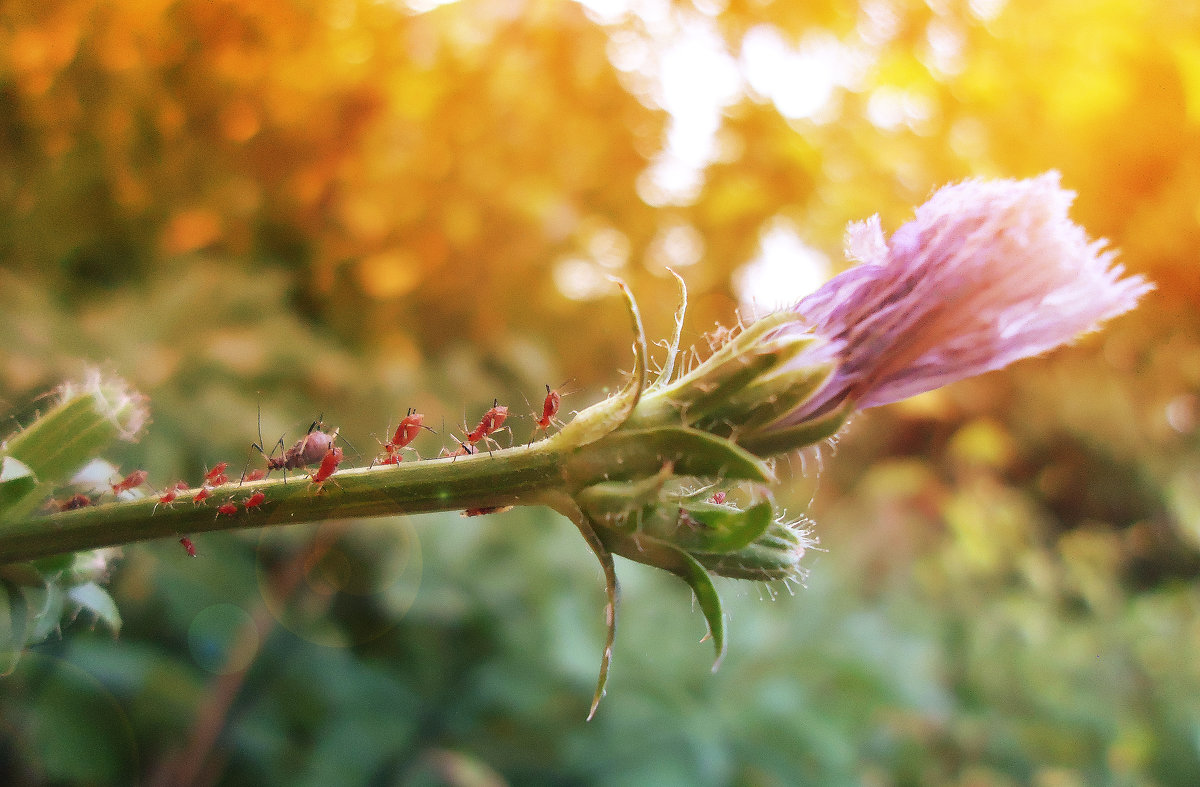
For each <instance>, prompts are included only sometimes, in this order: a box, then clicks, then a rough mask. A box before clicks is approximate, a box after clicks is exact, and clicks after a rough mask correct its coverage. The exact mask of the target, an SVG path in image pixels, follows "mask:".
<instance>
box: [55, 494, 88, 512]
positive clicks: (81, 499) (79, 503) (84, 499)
mask: <svg viewBox="0 0 1200 787" xmlns="http://www.w3.org/2000/svg"><path fill="white" fill-rule="evenodd" d="M91 504H92V499H91V498H90V497H88V496H87V495H71V496H70V497H69V498H67V500H66V501H65V502H62V503H57V505H58V510H59V511H74V510H75V509H77V508H86V507H87V506H90V505H91Z"/></svg>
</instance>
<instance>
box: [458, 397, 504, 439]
mask: <svg viewBox="0 0 1200 787" xmlns="http://www.w3.org/2000/svg"><path fill="white" fill-rule="evenodd" d="M506 418H508V408H507V407H506V406H504V405H502V404H500V400H499V399H495V400H493V401H492V408H491V409H490V410H488V411H487V412H486V413H484V414H483V418H481V419H479V426H477V427H475V429H474V431H471V432H468V433H467V436H466V437H467V442H468V443H470V444H471V445H475V444H476V443H478V442H479V441H480V440H487V441H490V442H493V443H494V442H496V441H495V440H492V439H491V435H493V434H495V433H496V432H497V431H499V430H500V428H501V427H502V426H504V421H505V419H506ZM497 447H499V444H498V443H497Z"/></svg>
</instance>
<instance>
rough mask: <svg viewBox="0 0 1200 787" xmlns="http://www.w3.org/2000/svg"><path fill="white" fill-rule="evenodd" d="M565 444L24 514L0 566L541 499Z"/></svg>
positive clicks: (4, 541) (557, 472)
mask: <svg viewBox="0 0 1200 787" xmlns="http://www.w3.org/2000/svg"><path fill="white" fill-rule="evenodd" d="M563 448H568V449H569V448H570V447H569V446H564V445H563V444H562V443H561V442H560V441H558V440H556V439H555V438H551V439H549V440H544V441H542V442H539V443H535V444H534V445H532V446H528V447H527V446H520V447H517V448H510V449H505V450H502V451H496V452H494V453H493V454H487V453H480V454H475V455H472V456H460V457H453V458H446V459H431V460H425V461H420V462H413V463H411V464H401V465H379V466H375V467H372V468H366V467H360V468H350V469H345V470H340V471H339V472H337V473H336V474H334V475H333V476H332V477H331V478H330V479H329V480H328V481H326V483H325V484H324V486H323V487H322V488H318V487H317V486H316V485H314V484H312V483H311V482H310V481H309V480H308V477H307V476H300V477H297V476H296V474H292V476H291V477H290V478H288V479H286V480H285V479H282V478H278V479H270V480H266V481H256V482H254V483H252V484H246V485H243V486H241V487H239V486H238V484H237V483H229V484H225V485H223V486H219V487H216V488H214V489H213V490H212V492H211V495H210V496H209V497H208V499H207V500H205V501H204V502H203V503H202V504H200V505H196V504H194V503H193V502H192V498H193V496H194V495H195V493H196V492H197V491H199V490H189V491H186V492H180V493H179V497H178V498H177V499H176V500H175V501H174V502H173V503H172V504H171V505H170V506H164V505H161V504H158V495H152V496H150V497H145V498H141V499H139V500H132V501H120V502H111V503H105V504H102V505H97V506H90V507H87V508H80V509H76V510H74V511H64V512H61V513H55V514H50V515H47V516H41V517H32V518H27V519H22V520H17V521H13V522H9V523H6V524H4V525H3V526H2V527H0V565H3V564H5V563H11V562H16V561H22V560H31V559H35V558H39V557H46V556H49V555H54V554H59V553H62V552H74V551H79V550H84V549H96V548H100V547H107V546H116V545H120V544H127V543H131V542H135V541H145V540H148V539H154V538H163V537H167V536H173V535H174V536H178V535H183V534H190V533H202V532H209V531H217V530H240V529H245V528H256V527H266V526H270V525H284V524H296V523H300V522H313V521H317V520H324V519H342V518H352V517H371V516H389V515H398V514H415V513H423V512H429V511H454V510H459V509H472V508H488V507H493V506H506V505H520V504H529V503H537V502H538V500H539V499H540V495H541V494H542V493H544V492H545V491H546V490H547V489H552V488H554V487H556V486H561V485H562V483H563V472H564V468H566V467H567V465H568V459H569V454H570V453H574V452H568V451H564V450H562V449H563ZM254 492H262V493H263V494H264V495H266V499H265V501H264V502H263V503H262V505H261V506H259V507H257V508H255V509H252V510H249V511H247V510H246V509H245V508H243V507H241V504H242V503H244V502H245V500H246V499H247V498H249V497H250V495H251V494H253V493H254ZM227 502H234V503H237V504H239V509H238V512H237V513H236V514H234V515H232V516H221V515H218V514H217V507H218V506H219V505H221V504H223V503H227ZM156 505H157V508H156Z"/></svg>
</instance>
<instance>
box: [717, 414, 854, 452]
mask: <svg viewBox="0 0 1200 787" xmlns="http://www.w3.org/2000/svg"><path fill="white" fill-rule="evenodd" d="M853 412H854V405H853V403H852V402H849V401H847V402H845V403H844V404H842V406H841V407H839V408H837V409H836V410H833V411H832V412H830V413H827V414H826V415H823V416H821V417H820V418H816V419H813V420H810V421H802V422H800V423H798V424H796V425H794V426H777V425H770V424H768V425H767V426H765V427H763V428H760V429H756V430H753V431H751V432H747V433H745V434H739V435H738V436H737V441H738V444H739V445H741V446H742V447H744V448H745V449H746V450H747V451H751V452H753V453H754V454H756V455H758V456H772V455H775V454H786V453H788V452H789V451H795V450H797V449H800V448H804V447H805V446H810V445H814V444H816V443H819V442H821V441H822V440H824V439H826V438H829V437H833V436H834V435H835V434H837V433H838V431H840V430H841V428H842V427H843V426H845V425H846V422H847V420H849V418H850V414H851V413H853Z"/></svg>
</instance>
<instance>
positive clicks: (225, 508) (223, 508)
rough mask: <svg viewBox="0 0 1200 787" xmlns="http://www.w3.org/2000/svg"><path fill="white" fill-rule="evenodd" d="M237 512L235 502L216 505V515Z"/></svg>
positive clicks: (229, 514) (227, 514)
mask: <svg viewBox="0 0 1200 787" xmlns="http://www.w3.org/2000/svg"><path fill="white" fill-rule="evenodd" d="M237 512H238V507H237V503H222V504H221V505H219V506H217V516H233V515H234V514H236V513H237Z"/></svg>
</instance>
